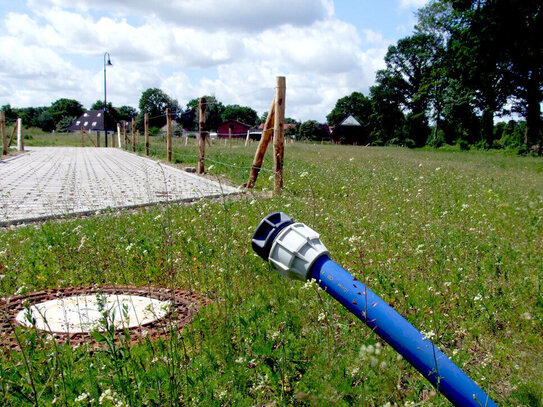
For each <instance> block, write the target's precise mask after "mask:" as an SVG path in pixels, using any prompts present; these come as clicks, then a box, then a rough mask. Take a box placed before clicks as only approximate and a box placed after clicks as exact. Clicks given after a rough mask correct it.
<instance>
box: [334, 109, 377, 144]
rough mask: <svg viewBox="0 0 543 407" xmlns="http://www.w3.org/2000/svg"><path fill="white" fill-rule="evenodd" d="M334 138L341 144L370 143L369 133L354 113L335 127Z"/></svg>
mask: <svg viewBox="0 0 543 407" xmlns="http://www.w3.org/2000/svg"><path fill="white" fill-rule="evenodd" d="M333 139H334V141H336V142H340V143H341V144H358V145H365V144H368V143H369V137H368V135H367V134H365V132H364V128H363V127H362V125H361V124H360V122H359V121H358V120H356V119H355V118H354V116H353V115H349V116H347V117H346V118H345V119H344V120H343V121H342V122H341V123H339V124H338V125H337V126H336V127H335V128H334V133H333Z"/></svg>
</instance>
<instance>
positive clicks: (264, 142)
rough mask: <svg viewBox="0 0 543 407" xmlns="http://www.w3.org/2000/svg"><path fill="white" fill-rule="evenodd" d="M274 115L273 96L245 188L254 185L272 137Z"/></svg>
mask: <svg viewBox="0 0 543 407" xmlns="http://www.w3.org/2000/svg"><path fill="white" fill-rule="evenodd" d="M276 96H277V95H276ZM274 116H275V97H274V99H273V102H272V104H271V107H270V111H269V113H268V117H266V122H265V123H264V128H263V129H262V135H261V136H260V141H259V143H258V147H257V148H256V152H255V158H254V159H253V167H252V168H251V172H250V174H249V180H248V181H247V183H246V184H245V185H244V186H245V187H246V188H253V187H254V186H255V182H256V179H257V178H258V173H259V172H260V167H262V161H264V155H265V154H266V149H267V148H268V144H270V141H271V139H272V134H273V133H272V130H273V126H274Z"/></svg>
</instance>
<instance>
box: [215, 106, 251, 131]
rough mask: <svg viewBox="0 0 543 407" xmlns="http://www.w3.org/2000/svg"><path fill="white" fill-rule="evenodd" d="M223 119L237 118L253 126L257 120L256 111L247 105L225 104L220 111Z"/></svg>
mask: <svg viewBox="0 0 543 407" xmlns="http://www.w3.org/2000/svg"><path fill="white" fill-rule="evenodd" d="M221 118H222V120H223V121H226V120H238V121H240V122H242V123H245V124H248V125H249V126H254V125H256V124H257V122H258V113H257V112H256V111H255V110H254V109H252V108H250V107H247V106H240V105H226V106H225V107H224V110H223V111H222V113H221Z"/></svg>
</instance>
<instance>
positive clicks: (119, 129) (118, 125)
mask: <svg viewBox="0 0 543 407" xmlns="http://www.w3.org/2000/svg"><path fill="white" fill-rule="evenodd" d="M117 144H118V147H119V148H121V124H120V123H117Z"/></svg>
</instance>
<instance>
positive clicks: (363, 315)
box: [310, 256, 497, 407]
mask: <svg viewBox="0 0 543 407" xmlns="http://www.w3.org/2000/svg"><path fill="white" fill-rule="evenodd" d="M310 276H311V278H313V279H315V280H316V281H317V282H318V284H319V286H320V287H322V288H323V289H324V290H325V291H326V292H327V293H328V294H330V295H331V296H332V297H334V298H335V299H336V300H338V301H339V302H340V303H341V304H342V305H343V306H344V307H345V308H347V309H348V310H349V311H350V312H352V313H353V314H354V315H355V316H356V317H357V318H359V319H360V320H361V321H362V322H364V323H365V324H366V325H367V326H368V327H370V328H371V329H372V330H373V331H374V332H375V333H376V334H377V335H379V336H380V337H381V338H382V339H383V340H384V341H385V342H387V343H388V344H389V345H390V346H392V347H393V348H394V349H395V350H396V351H397V352H398V353H399V354H400V355H402V356H403V357H404V358H405V360H407V361H408V362H409V363H411V364H412V365H413V366H414V367H415V369H417V370H418V371H419V372H420V373H421V374H422V375H423V376H424V377H425V378H426V379H428V380H429V381H430V383H432V384H433V385H434V386H435V387H436V388H437V389H438V390H439V391H440V392H441V393H442V394H443V395H444V396H445V397H447V399H449V401H450V402H451V403H453V404H454V405H455V406H473V407H485V406H486V407H492V406H497V404H496V403H494V402H493V401H492V400H491V399H490V397H488V396H487V395H486V394H485V392H483V391H482V390H481V389H480V388H479V387H478V386H477V385H476V384H475V383H474V382H473V381H472V380H471V379H470V378H469V377H468V376H467V375H466V374H465V373H464V372H463V371H462V370H461V369H460V368H459V367H458V366H456V365H455V364H454V363H453V362H452V361H451V360H450V359H449V358H448V357H447V356H445V354H444V353H443V352H441V351H440V350H439V349H438V348H437V347H436V346H435V345H434V344H433V343H432V342H430V341H429V340H428V339H424V335H423V334H422V333H421V332H419V331H418V330H417V329H416V328H415V327H414V326H413V325H411V324H410V323H409V322H408V321H407V320H406V319H405V318H404V317H402V316H401V315H400V314H398V313H397V312H396V311H395V310H394V309H392V308H391V307H390V306H389V305H388V304H387V303H386V302H385V301H383V300H382V299H381V298H379V296H377V295H376V294H375V293H374V292H373V291H371V290H370V289H369V288H367V287H366V286H365V285H364V284H363V283H362V282H360V281H358V280H356V279H355V278H354V277H353V276H352V275H351V274H349V273H348V272H347V271H345V270H344V269H343V268H342V267H341V266H339V265H338V264H337V263H336V262H334V261H332V260H330V258H329V257H328V256H321V257H319V258H318V259H317V260H316V261H315V263H314V264H313V267H312V268H311V271H310Z"/></svg>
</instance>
